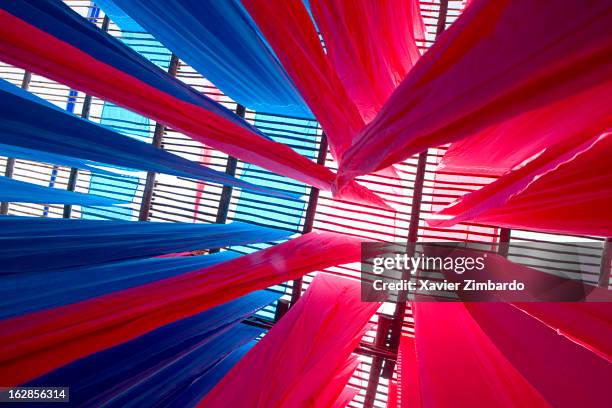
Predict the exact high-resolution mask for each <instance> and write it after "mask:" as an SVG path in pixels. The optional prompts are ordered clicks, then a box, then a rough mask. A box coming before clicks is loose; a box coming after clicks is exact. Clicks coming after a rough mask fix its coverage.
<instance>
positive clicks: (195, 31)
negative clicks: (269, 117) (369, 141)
mask: <svg viewBox="0 0 612 408" xmlns="http://www.w3.org/2000/svg"><path fill="white" fill-rule="evenodd" d="M97 3H98V5H99V6H100V7H101V8H102V9H103V10H105V11H106V10H110V12H111V13H113V15H117V14H119V13H120V12H119V10H123V11H125V12H126V13H127V14H129V15H130V16H131V17H132V18H133V19H134V20H136V21H137V23H138V24H137V25H140V26H142V27H144V29H146V30H147V31H148V32H149V33H151V34H153V35H154V36H155V38H157V39H159V40H160V41H161V42H162V43H163V44H165V45H166V47H168V48H169V49H171V50H172V51H174V53H175V54H177V55H178V56H179V57H180V58H181V59H183V60H184V61H186V62H187V63H188V64H189V65H191V66H192V67H194V68H195V69H196V70H197V71H198V72H200V73H201V74H202V75H203V76H204V77H206V78H207V79H209V80H210V81H211V82H213V83H214V84H215V86H217V87H218V88H219V89H221V90H222V91H223V93H225V94H226V95H228V96H229V97H231V98H232V99H234V100H235V101H237V102H239V103H241V104H242V105H245V106H247V107H249V108H251V109H254V110H261V111H265V112H274V113H281V114H286V115H296V116H300V117H312V114H311V113H310V110H309V109H308V108H307V107H306V104H305V103H304V102H303V100H302V98H301V97H300V95H299V93H298V91H297V89H296V87H295V85H294V84H293V82H292V81H291V79H290V78H289V76H288V74H287V73H286V72H285V70H284V68H283V67H282V65H281V64H280V62H279V61H278V60H277V58H276V56H275V55H274V53H273V51H272V50H271V49H270V48H269V46H268V45H267V43H266V41H265V39H264V38H263V36H262V35H261V33H260V32H259V29H258V28H257V26H256V24H255V23H254V22H253V20H252V19H251V17H250V16H249V15H248V13H247V12H246V10H245V9H244V8H243V7H242V5H241V4H240V2H239V1H238V0H226V1H217V0H175V1H172V2H168V1H163V0H101V1H98V2H97ZM120 21H123V19H122V18H120Z"/></svg>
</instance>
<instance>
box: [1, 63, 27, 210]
mask: <svg viewBox="0 0 612 408" xmlns="http://www.w3.org/2000/svg"><path fill="white" fill-rule="evenodd" d="M31 80H32V73H31V72H29V71H25V72H24V73H23V79H22V80H21V89H23V90H24V91H27V90H28V88H29V87H30V81H31ZM14 170H15V158H14V157H7V158H6V167H5V168H4V177H8V178H12V177H13V172H14ZM8 209H9V203H8V202H5V201H3V202H2V203H0V215H6V214H8Z"/></svg>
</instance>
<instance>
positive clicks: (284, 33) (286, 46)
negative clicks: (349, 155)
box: [242, 0, 365, 160]
mask: <svg viewBox="0 0 612 408" xmlns="http://www.w3.org/2000/svg"><path fill="white" fill-rule="evenodd" d="M242 3H243V5H244V6H245V7H246V9H247V10H248V11H249V13H250V14H251V17H253V19H254V20H255V22H256V23H257V25H258V27H259V29H260V30H261V32H262V33H263V34H264V36H265V37H266V40H268V42H269V43H270V45H271V46H272V48H273V49H274V52H275V53H276V55H277V56H278V58H279V60H280V61H281V63H282V64H283V67H284V68H285V70H286V71H287V73H288V74H289V76H290V77H291V79H292V80H293V82H294V83H295V85H296V86H297V88H298V89H299V91H300V94H301V95H302V97H303V98H304V100H305V101H306V103H307V104H308V107H309V108H310V110H311V111H312V112H313V113H314V114H315V116H316V118H317V120H318V121H319V123H320V124H321V127H322V128H323V130H324V131H325V134H326V135H327V138H328V140H329V146H330V150H331V152H332V155H333V156H334V158H335V159H336V160H339V159H340V157H341V156H342V154H343V153H344V151H345V150H346V149H347V148H348V147H349V146H350V144H351V141H352V140H353V137H354V136H355V135H356V134H357V132H359V131H360V130H361V129H362V128H363V127H364V125H365V124H364V122H363V120H362V119H361V116H360V115H359V111H358V110H357V108H356V106H355V104H354V103H353V101H352V100H351V99H350V96H349V95H348V93H347V91H346V90H345V88H344V86H343V84H342V82H341V81H340V78H338V74H337V73H336V70H335V69H334V67H332V65H331V64H330V61H329V60H328V58H327V56H326V55H325V52H324V51H323V46H322V45H321V42H320V40H319V36H318V34H317V31H316V29H315V27H314V24H313V22H312V19H311V18H310V15H309V14H308V11H307V10H306V7H304V4H303V2H302V0H286V1H261V0H243V1H242Z"/></svg>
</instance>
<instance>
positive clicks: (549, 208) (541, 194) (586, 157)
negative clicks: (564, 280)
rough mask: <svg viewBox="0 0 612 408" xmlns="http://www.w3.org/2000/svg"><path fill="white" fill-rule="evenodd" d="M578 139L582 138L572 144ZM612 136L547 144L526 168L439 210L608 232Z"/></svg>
mask: <svg viewBox="0 0 612 408" xmlns="http://www.w3.org/2000/svg"><path fill="white" fill-rule="evenodd" d="M578 143H580V139H578V140H576V141H574V144H578ZM610 157H612V134H610V133H606V134H604V135H602V136H600V137H598V138H597V139H596V140H595V141H593V140H591V141H588V142H586V143H582V144H580V145H578V146H577V147H575V148H573V149H567V148H566V146H565V145H563V146H551V147H550V148H548V149H547V150H545V151H544V152H543V153H542V154H540V155H539V156H537V157H536V158H535V159H533V160H532V161H530V162H529V163H527V164H525V165H524V166H522V167H520V168H518V169H516V170H514V171H512V172H510V173H508V174H506V175H504V176H503V177H501V178H499V179H498V180H496V181H495V182H493V183H491V184H489V185H487V186H485V187H484V188H482V189H480V190H478V191H475V192H473V193H470V194H468V195H466V196H463V197H462V198H461V199H460V200H459V201H457V202H455V203H453V204H451V205H450V206H449V207H447V208H445V209H444V210H442V211H440V212H439V213H438V215H442V216H445V217H450V219H446V220H428V223H429V224H430V225H434V226H448V225H453V224H456V223H458V222H463V221H473V222H478V223H482V224H490V225H498V226H504V227H509V228H520V229H531V230H537V231H546V232H553V233H560V234H577V235H595V236H597V235H599V236H603V237H609V236H612V218H611V217H610V203H611V202H612V172H610Z"/></svg>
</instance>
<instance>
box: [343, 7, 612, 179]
mask: <svg viewBox="0 0 612 408" xmlns="http://www.w3.org/2000/svg"><path fill="white" fill-rule="evenodd" d="M611 26H612V13H610V3H609V1H606V0H593V1H592V2H589V6H588V7H585V5H584V2H583V1H579V0H569V1H564V2H563V6H562V7H560V6H559V3H558V2H557V1H554V0H546V1H537V2H533V1H529V0H514V1H509V0H503V1H486V0H479V1H474V2H472V4H470V6H469V7H468V8H467V9H466V10H465V12H464V13H463V14H462V15H461V16H460V17H459V19H458V20H457V21H456V22H455V23H454V24H453V25H452V26H451V27H450V28H448V30H446V31H445V32H444V33H443V34H442V35H441V36H440V37H439V38H438V40H437V41H436V42H435V44H434V45H433V46H432V47H431V48H430V49H429V51H428V52H427V53H426V54H425V55H424V56H423V57H422V58H421V59H420V60H419V61H418V62H417V64H416V65H415V67H414V68H413V69H412V70H411V71H410V73H409V74H408V75H407V76H406V79H404V81H403V82H402V84H401V85H400V86H399V87H398V88H397V90H396V91H395V92H394V93H393V95H392V96H391V97H390V98H389V100H388V101H387V102H386V104H385V106H384V107H383V108H382V110H381V111H380V113H379V114H378V116H377V117H376V119H374V120H373V121H372V122H371V123H370V124H369V125H368V127H367V128H366V129H364V130H363V131H362V132H361V133H360V135H358V136H357V138H356V140H355V142H354V143H353V145H352V146H351V148H350V149H349V150H347V152H346V153H345V155H344V157H343V160H342V163H341V166H340V170H339V181H338V188H339V189H341V188H342V186H343V184H344V183H345V182H346V181H347V180H350V179H352V178H354V177H356V176H358V175H361V174H367V173H370V172H372V171H376V170H379V169H383V168H385V167H388V166H390V165H391V164H393V163H397V162H399V161H402V160H404V159H406V158H408V157H410V156H412V155H413V154H415V153H418V152H421V151H423V150H425V149H426V148H428V147H430V146H438V145H442V144H445V143H448V142H452V141H456V140H459V139H461V138H464V137H467V136H470V135H472V134H474V133H476V132H479V131H482V130H484V129H486V128H487V127H489V126H493V125H496V124H500V123H502V122H503V121H506V120H509V119H512V118H513V117H515V116H517V115H520V114H522V113H524V112H527V111H529V110H533V109H537V108H539V107H542V106H545V105H548V104H550V103H553V102H557V101H560V100H562V99H564V98H567V97H571V96H573V95H575V94H577V93H579V92H583V91H584V90H586V89H590V88H592V87H594V86H596V85H598V84H601V83H605V82H606V81H609V80H610V73H611V72H612V36H610V27H611Z"/></svg>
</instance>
